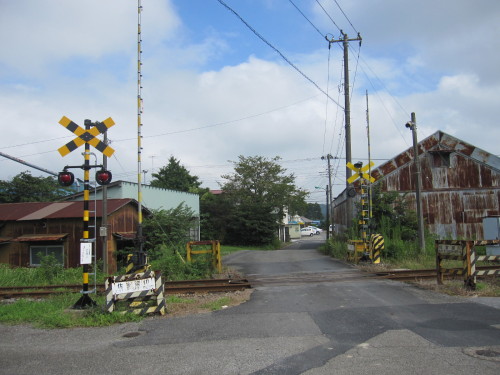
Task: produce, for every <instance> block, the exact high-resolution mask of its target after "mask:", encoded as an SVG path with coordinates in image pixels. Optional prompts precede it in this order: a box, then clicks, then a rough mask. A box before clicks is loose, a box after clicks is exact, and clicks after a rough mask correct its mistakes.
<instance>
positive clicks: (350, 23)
mask: <svg viewBox="0 0 500 375" xmlns="http://www.w3.org/2000/svg"><path fill="white" fill-rule="evenodd" d="M333 1H335V4H337V6H338V7H339V9H340V11H341V12H342V14H343V15H344V17H345V19H346V20H347V22H349V25H351V27H352V29H353V30H354V31H355V32H356V34H359V32H358V30H356V28H355V27H354V25H353V24H352V22H351V20H350V19H349V17H347V14H345V12H344V10H343V9H342V7H341V6H340V4H339V3H338V2H337V0H333Z"/></svg>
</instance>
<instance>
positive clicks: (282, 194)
mask: <svg viewBox="0 0 500 375" xmlns="http://www.w3.org/2000/svg"><path fill="white" fill-rule="evenodd" d="M238 158H239V160H238V161H237V162H233V164H234V173H233V174H228V175H223V176H222V178H224V179H225V180H226V182H225V183H224V184H223V185H222V190H223V191H224V194H226V195H227V199H228V201H229V202H230V203H231V205H232V207H233V210H232V219H231V220H230V222H228V223H227V232H228V233H227V238H228V241H230V242H232V243H234V242H235V241H237V240H238V239H239V241H242V242H243V243H241V242H240V243H241V244H268V243H271V242H272V241H273V240H274V237H275V233H276V229H277V225H278V223H279V222H280V221H281V219H282V218H283V212H284V209H285V207H290V206H291V205H298V203H299V202H303V201H304V199H305V197H306V195H307V193H306V192H305V191H303V190H301V189H299V188H297V187H296V186H295V176H294V175H293V174H286V169H284V168H283V167H282V166H281V165H279V164H278V162H279V160H281V159H280V157H278V156H276V157H274V158H272V159H266V158H265V157H262V156H253V157H244V156H241V155H240V156H239V157H238Z"/></svg>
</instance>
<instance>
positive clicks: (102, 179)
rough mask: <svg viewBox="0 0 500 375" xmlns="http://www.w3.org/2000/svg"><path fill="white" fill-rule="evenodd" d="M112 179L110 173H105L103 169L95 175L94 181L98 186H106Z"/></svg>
mask: <svg viewBox="0 0 500 375" xmlns="http://www.w3.org/2000/svg"><path fill="white" fill-rule="evenodd" d="M112 177H113V175H112V174H111V171H107V170H105V169H101V170H100V171H97V172H96V174H95V180H96V181H97V183H98V184H99V185H108V184H109V183H110V182H111V178H112Z"/></svg>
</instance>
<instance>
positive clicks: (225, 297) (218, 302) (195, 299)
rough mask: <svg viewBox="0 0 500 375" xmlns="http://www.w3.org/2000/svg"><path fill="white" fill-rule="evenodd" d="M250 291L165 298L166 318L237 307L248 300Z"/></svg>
mask: <svg viewBox="0 0 500 375" xmlns="http://www.w3.org/2000/svg"><path fill="white" fill-rule="evenodd" d="M252 292H253V290H252V289H245V290H238V291H234V292H226V293H197V294H174V295H169V296H167V297H166V298H167V314H166V315H165V316H164V317H166V318H173V317H180V316H186V315H192V314H203V313H208V312H211V311H215V310H220V309H226V308H230V307H234V306H238V305H240V304H242V303H244V302H246V301H248V300H249V299H250V296H251V294H252Z"/></svg>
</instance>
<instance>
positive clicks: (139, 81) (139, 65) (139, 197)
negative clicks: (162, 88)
mask: <svg viewBox="0 0 500 375" xmlns="http://www.w3.org/2000/svg"><path fill="white" fill-rule="evenodd" d="M141 12H142V5H141V0H137V202H138V208H137V209H138V213H137V216H138V223H137V242H138V244H139V254H138V255H139V259H138V260H139V262H138V263H139V264H145V263H146V261H145V256H144V250H143V236H142V188H141V185H142V180H141V177H142V166H141V154H142V135H141V128H142V119H141V116H142V59H141V54H142V44H141V43H142V35H141Z"/></svg>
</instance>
